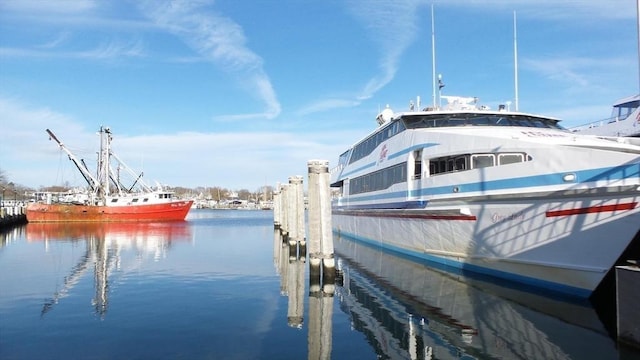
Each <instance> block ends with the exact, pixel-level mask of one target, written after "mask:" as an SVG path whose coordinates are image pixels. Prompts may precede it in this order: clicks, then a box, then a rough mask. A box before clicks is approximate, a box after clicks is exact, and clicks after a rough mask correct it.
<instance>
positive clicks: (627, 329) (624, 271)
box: [615, 265, 640, 347]
mask: <svg viewBox="0 0 640 360" xmlns="http://www.w3.org/2000/svg"><path fill="white" fill-rule="evenodd" d="M615 270H616V309H617V314H616V315H617V332H618V341H619V342H621V343H625V344H628V345H631V346H635V347H640V326H639V325H638V324H639V323H640V322H639V320H640V307H638V299H640V286H639V285H640V267H638V266H635V265H632V266H616V268H615Z"/></svg>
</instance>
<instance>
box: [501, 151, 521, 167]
mask: <svg viewBox="0 0 640 360" xmlns="http://www.w3.org/2000/svg"><path fill="white" fill-rule="evenodd" d="M519 162H524V154H498V164H500V165H506V164H514V163H519Z"/></svg>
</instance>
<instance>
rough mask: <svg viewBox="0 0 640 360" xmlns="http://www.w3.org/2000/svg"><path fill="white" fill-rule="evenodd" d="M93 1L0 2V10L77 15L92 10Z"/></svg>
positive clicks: (10, 0) (20, 0)
mask: <svg viewBox="0 0 640 360" xmlns="http://www.w3.org/2000/svg"><path fill="white" fill-rule="evenodd" d="M97 4H98V2H97V1H95V0H8V1H2V2H0V10H2V11H10V12H19V13H27V14H30V15H33V14H36V13H44V14H49V15H51V14H79V13H86V12H88V11H91V10H94V9H95V8H96V7H97Z"/></svg>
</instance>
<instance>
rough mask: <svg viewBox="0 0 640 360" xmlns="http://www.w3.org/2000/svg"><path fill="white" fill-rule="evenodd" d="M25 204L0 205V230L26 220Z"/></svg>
mask: <svg viewBox="0 0 640 360" xmlns="http://www.w3.org/2000/svg"><path fill="white" fill-rule="evenodd" d="M26 208H27V207H26V206H24V205H16V206H3V207H0V231H3V230H6V229H8V228H10V227H12V226H15V225H21V224H25V223H26V222H27V215H26Z"/></svg>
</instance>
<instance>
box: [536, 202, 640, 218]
mask: <svg viewBox="0 0 640 360" xmlns="http://www.w3.org/2000/svg"><path fill="white" fill-rule="evenodd" d="M637 205H638V203H636V202H631V203H624V204H613V205H602V206H590V207H586V208H578V209H567V210H555V211H547V212H546V216H547V217H555V216H567V215H580V214H593V213H599V212H611V211H622V210H632V209H635V207H636V206H637Z"/></svg>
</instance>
